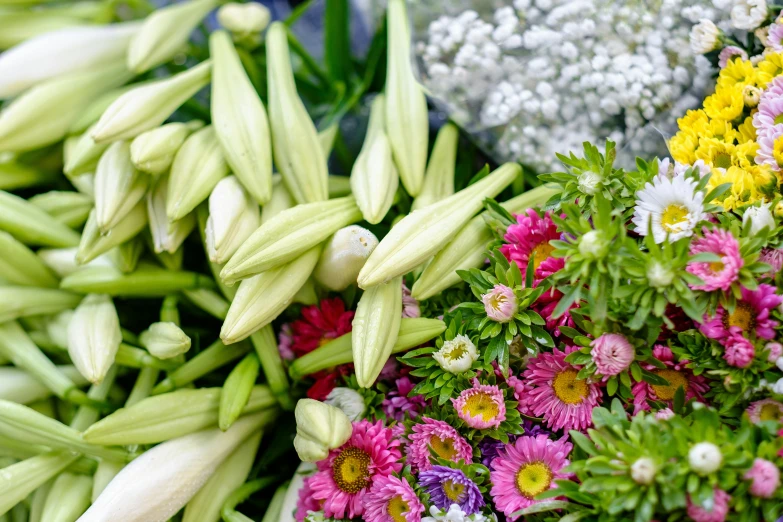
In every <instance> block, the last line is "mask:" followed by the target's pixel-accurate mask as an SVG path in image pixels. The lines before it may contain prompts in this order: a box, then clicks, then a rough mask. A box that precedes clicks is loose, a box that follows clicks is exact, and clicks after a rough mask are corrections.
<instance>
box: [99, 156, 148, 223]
mask: <svg viewBox="0 0 783 522" xmlns="http://www.w3.org/2000/svg"><path fill="white" fill-rule="evenodd" d="M149 182H150V178H149V176H146V175H144V174H142V173H141V172H139V171H138V170H136V167H134V166H133V163H131V159H130V143H129V142H127V141H117V142H114V143H112V144H111V145H110V146H109V148H108V149H106V152H104V153H103V156H101V159H100V161H99V162H98V169H97V170H96V171H95V219H96V221H97V223H98V230H100V231H101V233H102V234H107V233H108V232H109V230H111V229H112V228H113V227H114V226H115V225H117V223H119V221H120V220H121V219H122V218H124V217H125V216H127V215H128V212H130V211H131V209H132V208H133V207H134V206H135V205H136V204H137V203H138V202H139V201H141V198H143V197H144V194H145V193H146V192H147V188H148V187H149Z"/></svg>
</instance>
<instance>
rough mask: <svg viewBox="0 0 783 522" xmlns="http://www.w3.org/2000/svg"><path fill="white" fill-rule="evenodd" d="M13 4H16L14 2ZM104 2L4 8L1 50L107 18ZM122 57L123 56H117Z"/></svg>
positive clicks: (0, 31)
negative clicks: (35, 7)
mask: <svg viewBox="0 0 783 522" xmlns="http://www.w3.org/2000/svg"><path fill="white" fill-rule="evenodd" d="M12 3H13V2H12ZM107 7H108V6H107V5H106V4H105V3H103V2H74V3H73V4H72V5H69V4H63V5H55V6H54V7H45V8H42V9H25V8H24V7H19V8H14V7H5V8H4V9H3V10H2V11H0V50H4V49H9V48H11V47H13V46H15V45H19V44H21V43H22V42H24V41H25V40H31V39H33V38H35V37H37V36H41V35H42V34H47V33H48V34H49V35H50V36H51V33H53V32H55V31H59V30H60V29H65V28H70V27H74V26H82V27H83V26H86V25H88V24H90V23H94V22H96V21H98V20H103V19H105V16H106V14H107V10H108V9H107ZM118 58H122V55H120V56H118Z"/></svg>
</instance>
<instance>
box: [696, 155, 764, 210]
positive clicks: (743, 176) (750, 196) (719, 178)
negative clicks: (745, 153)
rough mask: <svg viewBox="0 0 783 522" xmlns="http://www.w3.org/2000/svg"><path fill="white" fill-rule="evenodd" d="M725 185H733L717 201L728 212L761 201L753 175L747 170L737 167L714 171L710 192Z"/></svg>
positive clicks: (709, 187)
mask: <svg viewBox="0 0 783 522" xmlns="http://www.w3.org/2000/svg"><path fill="white" fill-rule="evenodd" d="M724 183H731V189H730V190H728V191H726V192H724V193H723V194H722V195H721V196H720V197H719V198H718V199H717V201H718V202H720V203H721V204H723V208H724V209H726V210H734V209H735V208H739V207H742V206H744V205H749V204H752V203H755V202H756V201H758V200H759V192H758V190H757V189H756V183H755V181H754V180H753V175H752V174H751V173H750V172H748V171H747V170H745V169H742V168H740V167H735V166H731V167H729V168H728V169H712V176H711V177H710V181H709V183H708V184H707V188H708V190H712V189H714V188H715V187H718V186H720V185H723V184H724Z"/></svg>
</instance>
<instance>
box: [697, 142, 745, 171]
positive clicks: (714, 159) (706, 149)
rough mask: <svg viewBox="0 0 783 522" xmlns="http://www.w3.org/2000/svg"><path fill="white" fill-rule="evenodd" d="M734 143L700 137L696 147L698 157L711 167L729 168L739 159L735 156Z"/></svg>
mask: <svg viewBox="0 0 783 522" xmlns="http://www.w3.org/2000/svg"><path fill="white" fill-rule="evenodd" d="M734 149H735V147H734V145H732V144H731V143H727V142H725V141H721V140H716V139H715V138H700V139H699V148H698V149H696V159H700V160H702V161H704V163H705V164H707V165H708V166H710V167H714V168H719V169H727V168H729V167H731V166H732V165H735V164H736V163H737V162H738V161H737V159H736V158H735V157H734Z"/></svg>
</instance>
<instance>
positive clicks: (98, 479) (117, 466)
mask: <svg viewBox="0 0 783 522" xmlns="http://www.w3.org/2000/svg"><path fill="white" fill-rule="evenodd" d="M124 467H125V463H124V462H114V461H111V460H106V459H102V460H100V461H98V467H97V468H96V469H95V474H94V475H93V477H92V495H91V496H90V502H91V503H92V502H95V501H96V500H97V499H98V496H99V495H100V494H101V492H102V491H103V490H104V489H106V486H108V485H109V482H111V481H112V480H113V479H114V477H116V476H117V474H118V473H119V472H120V471H122V468H124ZM31 522H32V521H31Z"/></svg>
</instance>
